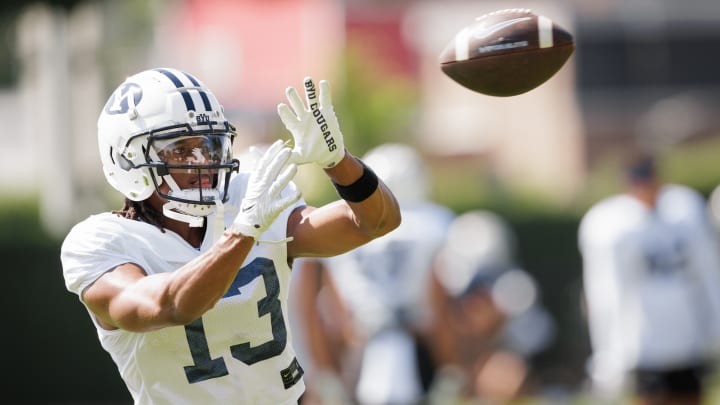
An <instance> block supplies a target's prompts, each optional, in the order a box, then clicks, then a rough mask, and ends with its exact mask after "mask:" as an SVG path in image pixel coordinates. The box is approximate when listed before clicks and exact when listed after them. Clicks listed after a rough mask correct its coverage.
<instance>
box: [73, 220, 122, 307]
mask: <svg viewBox="0 0 720 405" xmlns="http://www.w3.org/2000/svg"><path fill="white" fill-rule="evenodd" d="M107 215H112V214H107ZM122 235H123V230H122V229H121V227H120V226H119V224H117V223H114V222H112V221H106V220H105V221H104V220H101V219H100V216H93V217H90V218H88V219H86V220H85V221H83V222H81V223H79V224H77V225H75V227H73V228H72V230H70V233H68V235H67V237H66V238H65V240H64V241H63V244H62V247H61V250H60V260H61V262H62V268H63V276H64V278H65V286H66V288H67V289H68V290H69V291H70V292H73V293H75V294H77V295H78V296H81V294H82V291H83V290H84V289H85V288H86V287H87V286H88V285H90V284H92V283H93V282H94V281H95V280H97V278H98V277H100V276H101V275H102V274H104V273H105V272H107V271H108V270H111V269H113V268H115V267H117V266H119V265H121V264H123V263H128V262H131V261H133V259H132V258H131V257H130V256H129V255H127V254H126V253H125V249H124V248H123V247H124V245H125V244H124V242H123V240H122Z"/></svg>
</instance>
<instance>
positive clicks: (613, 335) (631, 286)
mask: <svg viewBox="0 0 720 405" xmlns="http://www.w3.org/2000/svg"><path fill="white" fill-rule="evenodd" d="M579 246H580V251H581V253H582V256H583V267H584V288H585V293H586V298H587V304H588V322H589V325H588V326H589V331H590V338H591V343H592V346H593V358H592V366H593V369H592V374H593V377H594V379H595V380H596V383H597V384H598V385H606V387H604V388H603V387H600V389H606V390H610V391H616V390H618V389H620V388H621V386H622V384H623V381H622V378H623V377H622V376H623V374H624V373H625V372H626V371H628V370H631V369H633V368H635V367H644V368H653V369H659V370H662V369H669V368H674V367H683V366H687V365H691V364H694V363H697V362H699V361H702V359H704V358H705V356H706V355H707V354H708V351H709V350H711V349H713V347H710V345H712V344H713V342H717V341H718V340H717V339H718V337H719V336H720V335H719V334H718V330H719V328H718V321H719V320H720V318H719V316H720V301H719V299H720V258H719V257H718V245H717V239H716V235H715V232H714V230H713V228H712V227H711V223H710V222H709V217H708V216H707V209H706V205H705V201H704V199H703V198H702V196H701V195H700V194H699V193H697V192H696V191H694V190H692V189H690V188H688V187H685V186H679V185H667V186H664V187H663V188H662V190H661V192H660V195H659V197H658V202H657V206H656V207H655V209H650V208H648V207H647V206H645V205H643V204H642V203H641V202H640V201H638V200H637V199H635V198H633V197H631V196H629V195H618V196H613V197H610V198H608V199H605V200H603V201H601V202H599V203H598V204H596V205H595V206H594V207H592V208H591V209H590V210H589V211H588V213H587V214H586V215H585V217H584V218H583V219H582V222H581V224H580V229H579ZM715 344H716V343H715Z"/></svg>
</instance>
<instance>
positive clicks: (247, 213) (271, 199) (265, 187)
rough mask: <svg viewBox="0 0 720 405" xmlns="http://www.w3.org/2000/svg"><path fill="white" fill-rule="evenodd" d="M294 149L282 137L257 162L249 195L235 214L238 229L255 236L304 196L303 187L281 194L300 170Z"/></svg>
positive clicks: (246, 193)
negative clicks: (294, 156)
mask: <svg viewBox="0 0 720 405" xmlns="http://www.w3.org/2000/svg"><path fill="white" fill-rule="evenodd" d="M291 155H292V151H291V150H290V148H288V147H286V146H285V145H284V144H283V141H281V140H278V141H275V143H273V144H272V145H271V146H270V147H269V148H268V150H267V151H266V152H265V153H264V154H263V156H262V157H261V158H260V160H258V161H257V163H256V164H255V168H254V169H253V171H252V173H251V174H250V179H249V180H248V185H247V191H246V192H245V198H243V201H242V203H241V204H240V212H239V213H238V214H237V216H236V217H235V221H234V222H233V227H234V231H235V232H240V233H242V234H243V235H246V236H250V237H253V238H254V239H255V240H257V239H258V237H259V236H260V235H261V234H262V233H263V232H264V231H265V230H266V229H267V228H268V227H269V226H270V225H271V224H272V223H273V222H274V221H275V219H276V218H277V217H278V215H279V214H280V212H282V211H283V210H284V209H286V208H288V207H289V206H291V205H292V204H293V203H295V202H297V201H298V200H299V199H300V196H301V194H300V191H299V190H294V192H293V193H292V194H290V195H287V196H284V197H282V196H281V193H282V191H283V190H284V189H285V187H287V185H288V183H290V180H292V178H293V177H294V176H295V173H296V172H297V166H295V164H293V163H290V156H291Z"/></svg>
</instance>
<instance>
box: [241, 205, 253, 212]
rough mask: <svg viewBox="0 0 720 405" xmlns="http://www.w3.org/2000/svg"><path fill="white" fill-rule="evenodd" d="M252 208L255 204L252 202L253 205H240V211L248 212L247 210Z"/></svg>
mask: <svg viewBox="0 0 720 405" xmlns="http://www.w3.org/2000/svg"><path fill="white" fill-rule="evenodd" d="M253 208H255V204H253V205H248V206H247V207H242V209H241V211H242V212H248V211H250V210H251V209H253Z"/></svg>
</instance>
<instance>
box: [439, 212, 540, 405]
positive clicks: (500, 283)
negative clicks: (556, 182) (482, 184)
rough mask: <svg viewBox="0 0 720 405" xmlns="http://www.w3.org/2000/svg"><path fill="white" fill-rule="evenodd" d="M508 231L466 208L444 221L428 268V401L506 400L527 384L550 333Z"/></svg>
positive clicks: (493, 218) (533, 284)
mask: <svg viewBox="0 0 720 405" xmlns="http://www.w3.org/2000/svg"><path fill="white" fill-rule="evenodd" d="M516 252H517V242H516V237H515V234H514V232H513V230H512V229H511V228H510V226H509V225H508V224H507V223H506V221H505V220H504V219H503V218H502V217H501V216H499V215H497V214H495V213H492V212H490V211H485V210H473V211H469V212H466V213H463V214H462V215H460V216H458V217H457V218H456V219H455V220H454V221H453V222H452V224H451V226H450V229H449V231H448V235H447V240H446V243H445V245H444V247H443V249H442V250H441V252H440V253H439V255H438V261H437V264H436V266H435V270H434V273H433V280H432V281H433V282H432V307H433V311H434V317H433V319H434V322H433V348H434V349H435V361H436V367H437V369H438V372H437V373H436V377H435V380H434V382H433V389H432V390H431V392H430V403H432V404H445V403H450V402H452V401H456V400H484V401H491V402H492V403H507V402H509V401H511V400H513V399H516V398H517V397H519V396H520V395H521V394H522V393H523V392H524V391H525V387H526V385H527V382H528V379H529V376H530V371H531V366H530V363H529V360H530V359H531V357H532V356H533V355H535V354H537V353H539V352H540V351H541V350H543V349H544V348H546V347H547V346H548V344H549V343H550V342H551V340H552V338H553V336H554V322H553V320H552V318H551V317H550V315H549V313H548V312H547V311H546V310H545V309H544V308H543V306H542V304H541V302H540V297H539V290H538V287H537V284H536V282H535V280H534V278H533V277H532V276H531V275H530V274H529V273H528V272H526V271H525V270H523V269H521V268H520V267H519V266H518V260H517V257H516Z"/></svg>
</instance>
